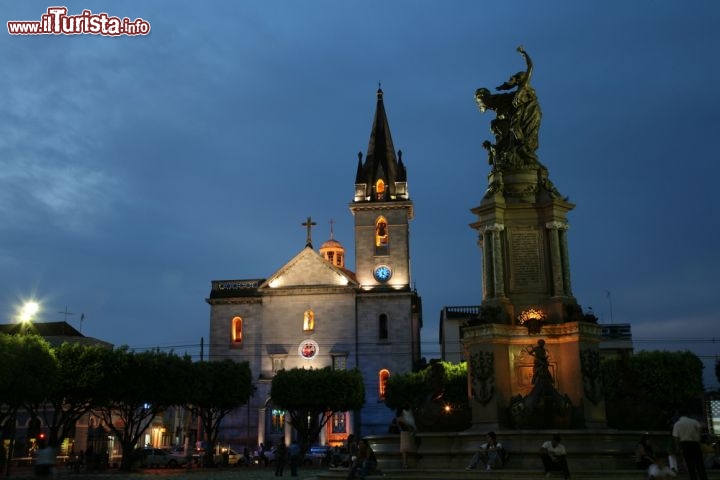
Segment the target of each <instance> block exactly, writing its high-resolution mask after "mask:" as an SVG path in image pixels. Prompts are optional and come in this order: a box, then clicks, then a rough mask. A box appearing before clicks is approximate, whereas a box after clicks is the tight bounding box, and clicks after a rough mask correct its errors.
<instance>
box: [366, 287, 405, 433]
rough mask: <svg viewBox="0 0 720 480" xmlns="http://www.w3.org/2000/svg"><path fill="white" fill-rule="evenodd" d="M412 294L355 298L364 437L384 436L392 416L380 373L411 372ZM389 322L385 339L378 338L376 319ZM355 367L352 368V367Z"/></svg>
mask: <svg viewBox="0 0 720 480" xmlns="http://www.w3.org/2000/svg"><path fill="white" fill-rule="evenodd" d="M411 302H412V294H411V293H400V292H386V293H370V292H369V293H363V294H361V295H359V297H358V327H359V328H358V345H359V349H358V356H357V366H358V368H360V370H361V371H362V373H363V378H364V379H365V389H366V391H365V399H366V403H365V407H364V408H363V410H362V413H361V422H362V431H361V433H362V434H363V435H371V434H381V433H386V432H387V429H388V426H389V422H390V421H391V420H392V418H393V416H394V415H393V412H392V411H391V410H390V409H388V408H387V407H386V406H385V404H384V403H383V399H382V398H381V394H380V382H379V373H380V371H381V370H382V369H387V370H388V371H389V372H390V375H391V376H392V375H396V374H402V373H407V372H410V371H412V366H413V354H412V351H413V350H412V342H413V331H412V303H411ZM381 314H385V315H387V318H388V338H387V339H386V340H385V339H380V338H379V317H380V315H381ZM353 366H354V365H353Z"/></svg>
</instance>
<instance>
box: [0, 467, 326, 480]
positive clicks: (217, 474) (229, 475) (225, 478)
mask: <svg viewBox="0 0 720 480" xmlns="http://www.w3.org/2000/svg"><path fill="white" fill-rule="evenodd" d="M327 471H328V470H327V468H323V469H318V468H300V469H299V470H298V476H297V477H291V476H290V469H289V468H288V469H287V470H286V471H285V474H284V477H287V478H297V479H298V480H315V479H316V478H317V475H318V473H322V472H327ZM0 477H5V474H4V472H3V473H2V475H0ZM5 478H7V477H5ZM9 478H12V479H16V480H25V479H31V478H37V477H35V476H34V474H33V470H32V469H31V468H30V467H20V468H14V469H12V470H11V472H10V477H9ZM56 478H58V479H63V480H120V479H126V478H127V479H132V480H154V479H161V478H167V479H168V480H204V479H212V480H231V479H232V480H239V479H242V480H263V479H270V478H273V479H277V478H279V477H276V476H275V469H274V468H271V467H268V468H262V467H259V468H206V469H201V468H198V469H193V470H186V469H147V470H143V471H138V472H133V473H125V472H120V471H118V470H107V471H104V472H90V473H85V472H82V473H72V472H68V471H66V470H63V469H59V470H58V473H57V476H56Z"/></svg>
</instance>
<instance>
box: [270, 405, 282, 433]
mask: <svg viewBox="0 0 720 480" xmlns="http://www.w3.org/2000/svg"><path fill="white" fill-rule="evenodd" d="M271 414H272V421H271V427H270V433H274V434H280V433H284V432H285V410H279V409H277V408H273V409H272V413H271Z"/></svg>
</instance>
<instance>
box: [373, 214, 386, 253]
mask: <svg viewBox="0 0 720 480" xmlns="http://www.w3.org/2000/svg"><path fill="white" fill-rule="evenodd" d="M388 240H389V238H388V224H387V219H386V218H385V217H383V216H379V217H378V218H377V220H375V246H376V247H387V244H388Z"/></svg>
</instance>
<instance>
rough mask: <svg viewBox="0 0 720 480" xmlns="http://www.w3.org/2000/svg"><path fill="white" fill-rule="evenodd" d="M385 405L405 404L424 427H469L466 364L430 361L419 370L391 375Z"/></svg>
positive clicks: (433, 428) (417, 421) (395, 407)
mask: <svg viewBox="0 0 720 480" xmlns="http://www.w3.org/2000/svg"><path fill="white" fill-rule="evenodd" d="M385 405H386V406H387V407H388V408H390V409H392V410H397V409H398V408H407V407H409V408H410V409H411V410H412V411H413V413H414V415H415V421H416V423H417V426H418V427H419V428H422V429H424V430H433V431H456V430H465V429H466V428H468V427H469V426H470V405H469V402H468V387H467V364H466V363H465V362H461V363H459V364H454V363H450V362H443V361H438V360H431V361H430V364H429V365H428V366H427V367H426V368H425V369H424V370H421V371H419V372H411V373H406V374H401V375H393V376H391V377H390V378H389V379H388V383H387V386H386V390H385Z"/></svg>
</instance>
